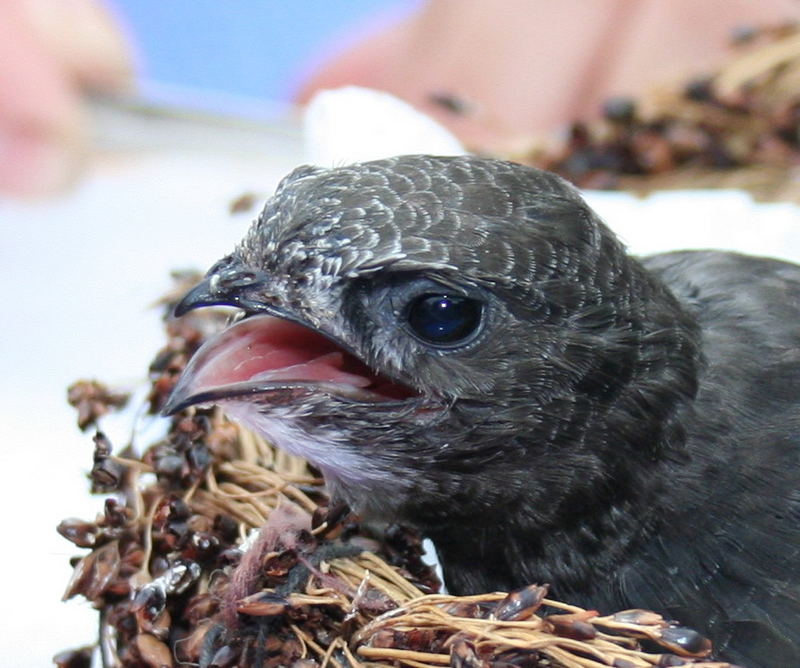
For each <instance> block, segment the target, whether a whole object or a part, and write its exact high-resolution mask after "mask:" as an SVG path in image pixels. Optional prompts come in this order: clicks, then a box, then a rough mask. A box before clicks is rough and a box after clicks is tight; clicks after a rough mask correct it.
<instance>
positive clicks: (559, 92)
mask: <svg viewBox="0 0 800 668" xmlns="http://www.w3.org/2000/svg"><path fill="white" fill-rule="evenodd" d="M791 18H794V19H797V18H800V7H798V6H797V3H796V2H795V1H794V0H761V1H760V2H757V3H756V2H751V1H750V0H703V1H702V2H697V1H696V0H670V1H669V2H663V1H662V0H636V1H635V2H633V1H632V0H592V1H591V2H587V1H586V0H561V1H560V2H550V1H549V0H503V2H501V3H496V2H495V3H489V2H485V0H429V1H428V2H426V3H425V4H423V6H422V7H421V9H420V10H419V11H417V12H416V13H414V14H412V15H411V16H409V17H408V18H407V19H406V20H404V21H401V22H400V23H396V24H394V25H391V26H389V27H388V28H386V29H384V30H383V31H381V32H379V33H377V34H374V35H373V36H372V37H370V38H368V39H366V40H364V41H362V42H360V43H357V44H355V45H354V46H353V47H351V48H350V49H349V50H347V51H345V52H344V53H342V54H341V55H340V56H338V57H337V58H334V59H333V60H332V61H330V62H328V63H327V64H326V65H325V66H323V67H322V69H321V70H320V71H318V72H317V74H316V75H315V76H313V77H312V78H311V79H310V80H309V81H308V82H307V83H306V85H305V86H304V87H303V89H302V91H301V92H300V94H299V99H300V101H301V102H302V101H306V100H308V99H309V98H310V97H311V95H313V93H314V92H315V91H317V90H320V89H324V88H336V87H338V86H342V85H346V84H356V85H361V86H367V87H371V88H377V89H379V90H385V91H388V92H390V93H393V94H394V95H397V96H398V97H400V98H402V99H404V100H406V101H408V102H410V103H411V104H413V105H414V106H416V107H417V108H418V109H420V110H422V111H426V112H427V113H429V114H430V115H432V116H434V117H435V118H437V119H438V120H439V121H441V122H443V123H444V124H445V125H446V126H448V127H449V128H450V129H451V130H452V131H453V132H455V133H456V134H457V135H458V136H459V137H460V138H461V139H462V141H464V142H465V143H466V144H467V145H469V146H470V147H472V148H479V149H489V150H503V149H513V148H517V147H518V143H519V141H520V140H525V141H530V139H531V138H532V137H534V136H536V135H537V134H543V133H551V132H552V131H553V130H556V129H558V128H561V127H564V126H566V125H567V124H568V123H570V122H571V121H574V120H578V119H586V118H591V117H592V116H595V115H597V114H598V113H599V111H600V109H601V105H602V103H603V102H604V101H605V100H606V99H608V98H609V97H612V96H616V95H639V94H641V93H642V92H646V91H647V89H649V88H651V87H653V86H654V85H659V84H664V83H667V82H670V81H673V80H679V81H686V80H687V78H688V77H694V76H697V75H699V74H703V73H704V72H706V71H709V70H710V68H713V67H714V65H715V64H717V63H718V62H719V61H720V59H721V58H722V56H723V55H724V54H725V51H726V49H727V45H728V43H729V40H730V37H731V33H732V32H733V30H734V29H735V28H737V27H741V26H747V25H750V26H752V25H756V26H758V25H763V24H774V23H778V22H781V21H785V20H787V19H791ZM448 102H450V103H451V104H448ZM459 105H461V107H463V108H462V109H458V107H459Z"/></svg>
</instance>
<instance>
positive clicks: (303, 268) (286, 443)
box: [165, 156, 693, 528]
mask: <svg viewBox="0 0 800 668" xmlns="http://www.w3.org/2000/svg"><path fill="white" fill-rule="evenodd" d="M212 304H225V305H230V306H235V307H237V308H239V309H241V312H242V314H243V316H244V317H242V318H241V319H239V320H238V321H236V322H235V323H234V324H232V325H231V326H230V327H229V328H228V329H226V330H225V331H223V332H222V333H221V334H220V335H218V336H217V337H215V338H213V339H211V340H210V341H208V342H207V343H206V344H205V345H204V346H203V347H202V348H201V349H200V350H199V351H198V352H197V353H196V355H195V356H194V357H193V359H192V360H191V361H190V363H189V364H188V366H187V368H186V370H185V372H184V374H183V376H182V377H181V379H180V381H179V383H178V385H177V386H176V388H175V390H174V393H173V394H172V396H171V398H170V401H169V403H168V405H167V407H166V409H165V412H167V413H171V412H176V411H178V410H181V409H183V408H186V407H188V406H191V405H199V404H211V403H216V404H219V405H221V406H222V407H223V408H224V409H225V411H226V412H227V413H228V414H229V415H231V416H232V417H234V418H235V419H238V420H240V421H242V422H243V423H245V424H246V425H247V426H249V427H251V428H253V429H255V430H256V431H258V432H260V433H261V434H263V435H264V436H266V437H267V438H268V439H269V440H271V441H272V442H273V443H275V444H276V445H277V446H278V447H281V448H283V449H285V450H287V451H289V452H292V453H295V454H299V455H302V456H305V457H307V458H308V459H309V460H310V461H311V462H312V463H313V464H315V465H316V466H317V467H319V468H320V469H321V470H322V472H323V474H324V476H325V478H326V480H327V482H328V484H329V486H330V487H331V490H332V492H333V493H334V495H336V496H339V497H342V498H343V499H344V500H346V501H348V502H349V503H350V504H351V505H352V506H353V507H355V508H356V509H357V510H360V511H362V512H364V513H366V514H368V515H372V516H376V517H379V518H391V519H398V518H399V519H403V520H406V521H411V522H413V523H416V524H417V525H419V526H421V527H423V528H425V527H427V528H432V527H437V526H443V525H446V524H448V523H451V522H457V521H462V520H463V521H465V522H466V521H470V522H475V521H476V518H477V517H484V518H486V519H485V521H486V522H493V521H495V520H494V519H492V518H494V517H496V516H497V514H498V513H502V512H505V511H506V510H507V509H508V508H510V507H512V506H515V505H519V501H520V498H521V496H523V495H524V496H525V498H526V499H527V502H526V503H525V504H524V505H525V507H526V508H529V509H530V510H529V511H528V512H530V513H531V514H532V516H533V517H534V519H535V521H536V522H538V523H540V524H546V523H547V522H551V521H555V517H556V515H557V514H558V512H559V508H560V507H561V505H563V504H560V503H558V502H557V499H560V498H566V497H569V496H570V495H579V494H581V493H584V492H586V490H594V489H595V488H597V487H602V486H603V485H607V484H608V479H609V477H610V476H611V475H613V471H614V470H615V467H619V462H621V461H623V460H625V458H628V459H637V458H650V457H652V456H654V455H653V453H654V451H655V450H656V449H657V446H658V442H659V439H660V438H661V433H660V430H661V428H662V426H663V424H662V423H663V422H664V420H666V419H667V418H668V417H669V415H670V414H671V412H672V411H673V410H674V404H675V403H676V402H677V401H678V395H682V394H690V393H691V391H692V377H691V375H692V372H693V369H692V368H690V367H691V364H690V363H689V362H687V361H686V359H688V358H687V355H686V352H687V350H689V349H690V348H691V346H692V345H693V344H692V342H691V335H690V332H688V329H690V326H689V325H688V324H687V319H686V317H685V316H684V314H683V313H682V311H681V309H680V307H679V306H678V304H677V303H676V302H675V300H674V299H673V298H672V296H671V295H670V294H669V292H668V291H667V290H666V289H665V288H664V287H663V286H661V285H660V284H659V283H658V281H656V280H655V279H653V278H652V277H651V276H649V275H648V274H647V272H645V271H644V269H643V268H642V267H641V266H640V265H639V264H638V263H637V262H636V261H634V260H632V259H631V258H629V257H628V256H627V255H626V253H625V251H624V249H623V247H622V245H621V244H620V243H619V242H618V241H617V239H616V238H615V237H614V235H613V234H612V233H611V232H610V231H609V230H608V229H607V228H606V227H605V226H604V225H603V224H602V223H601V221H600V220H599V219H598V217H597V216H596V215H595V214H594V213H593V212H592V211H591V210H590V209H589V207H588V206H587V205H586V204H585V203H584V201H583V200H582V199H581V197H580V196H579V194H578V193H577V192H576V191H575V189H574V188H572V187H571V186H570V185H569V184H567V183H566V182H565V181H563V180H562V179H560V178H558V177H557V176H554V175H552V174H548V173H546V172H542V171H540V170H536V169H531V168H527V167H522V166H520V165H515V164H512V163H506V162H500V161H492V160H484V159H479V158H473V157H458V158H435V157H430V156H402V157H397V158H391V159H386V160H379V161H374V162H368V163H363V164H355V165H350V166H345V167H339V168H335V169H321V168H314V167H302V168H299V169H297V170H295V171H294V172H292V173H291V174H290V175H289V176H287V177H286V178H285V179H284V180H283V181H282V182H281V184H280V185H279V186H278V189H277V191H276V194H275V195H274V196H273V197H272V198H271V199H270V200H269V201H268V202H267V203H266V206H265V208H264V210H263V212H262V213H261V215H260V216H259V218H258V219H257V220H256V221H255V223H254V224H253V226H252V227H251V229H250V230H249V232H248V233H247V235H246V236H245V238H244V239H243V240H242V242H241V243H240V244H239V245H238V247H237V248H236V249H235V250H234V251H233V252H232V253H231V254H230V255H228V256H226V257H225V258H223V259H222V260H221V261H220V262H218V263H217V264H216V265H214V266H213V267H212V268H211V270H210V271H209V272H208V274H207V276H206V278H205V280H204V281H203V282H202V283H200V284H199V285H198V286H197V287H195V288H194V289H193V290H191V291H190V292H189V293H188V294H187V295H186V296H185V297H184V298H183V300H182V301H181V302H180V304H179V305H178V306H177V309H176V313H177V315H181V314H182V313H185V312H186V311H188V310H190V309H193V308H196V307H200V306H205V305H212ZM687 328H688V329H687ZM676 377H680V378H681V379H682V380H683V382H682V384H681V383H678V385H677V389H676V384H675V383H674V382H673V381H674V380H675V378H676ZM673 395H674V396H673ZM615 412H616V413H618V414H619V415H617V416H616V417H615ZM623 413H624V417H625V418H626V419H622V418H623ZM631 415H633V416H634V426H633V427H632V426H631V425H630V420H628V419H627V418H629V417H630V416H631ZM648 439H651V440H652V441H653V442H644V441H647V440H648Z"/></svg>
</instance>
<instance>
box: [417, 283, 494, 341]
mask: <svg viewBox="0 0 800 668" xmlns="http://www.w3.org/2000/svg"><path fill="white" fill-rule="evenodd" d="M482 315H483V304H481V302H479V301H478V300H477V299H470V298H469V297H462V296H460V295H443V294H425V295H420V296H419V297H417V298H415V299H414V300H413V301H412V302H411V303H410V304H409V305H408V311H407V313H406V318H407V320H408V325H409V327H410V328H411V331H412V332H413V333H414V334H415V335H416V336H417V337H418V338H419V339H421V340H422V341H424V342H425V343H431V344H434V345H453V344H456V343H460V342H462V341H465V340H466V339H468V338H469V337H470V336H471V335H472V334H474V333H475V332H476V331H477V330H478V327H480V324H481V317H482Z"/></svg>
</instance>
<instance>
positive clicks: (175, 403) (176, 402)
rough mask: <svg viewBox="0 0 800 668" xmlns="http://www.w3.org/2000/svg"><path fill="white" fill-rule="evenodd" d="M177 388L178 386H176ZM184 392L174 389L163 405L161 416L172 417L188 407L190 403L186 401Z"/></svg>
mask: <svg viewBox="0 0 800 668" xmlns="http://www.w3.org/2000/svg"><path fill="white" fill-rule="evenodd" d="M176 389H177V388H176ZM182 395H183V393H182V392H176V391H175V390H172V393H171V394H170V395H169V397H168V398H167V403H165V404H164V405H163V406H162V407H161V416H162V417H170V416H172V415H175V413H177V412H178V411H180V410H183V409H184V408H186V407H187V406H188V405H189V404H188V403H187V402H186V400H185V397H183V396H182Z"/></svg>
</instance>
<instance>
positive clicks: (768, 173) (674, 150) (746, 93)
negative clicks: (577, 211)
mask: <svg viewBox="0 0 800 668" xmlns="http://www.w3.org/2000/svg"><path fill="white" fill-rule="evenodd" d="M733 47H734V48H733V51H732V54H731V57H730V59H729V60H728V62H727V63H726V64H725V65H724V66H723V67H721V68H720V69H719V70H718V71H717V72H715V73H713V74H712V75H710V76H702V77H699V78H695V79H693V80H691V81H689V82H688V83H686V84H685V85H684V86H682V87H679V88H669V89H663V88H662V89H660V90H656V91H654V92H653V93H652V94H651V95H649V96H648V97H645V98H643V99H641V100H633V99H628V98H616V99H612V100H609V101H608V102H607V103H606V105H605V107H604V109H603V112H604V113H603V118H602V119H600V120H598V121H595V122H591V123H575V124H573V125H572V127H571V129H570V132H569V133H568V136H567V138H566V139H565V140H564V141H561V142H558V143H557V144H556V145H555V146H553V145H548V146H542V145H537V146H534V147H532V148H529V149H526V150H524V151H522V152H520V153H519V154H515V155H512V156H507V157H510V158H512V159H514V160H517V161H519V162H523V163H527V164H532V165H535V166H537V167H541V168H543V169H548V170H550V171H554V172H556V173H558V174H561V175H562V176H564V177H565V178H567V179H569V180H570V181H572V182H573V183H575V184H576V185H578V186H580V187H584V188H600V189H626V190H633V191H636V192H640V193H646V192H650V191H653V190H664V189H672V188H739V189H744V190H748V191H750V192H751V194H753V196H755V197H756V198H757V199H762V200H772V201H776V200H789V201H795V202H800V171H799V169H800V28H798V26H797V25H795V24H790V25H780V26H776V27H768V28H763V29H760V30H755V29H748V30H740V31H739V32H738V33H737V34H736V35H735V36H734V39H733Z"/></svg>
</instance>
